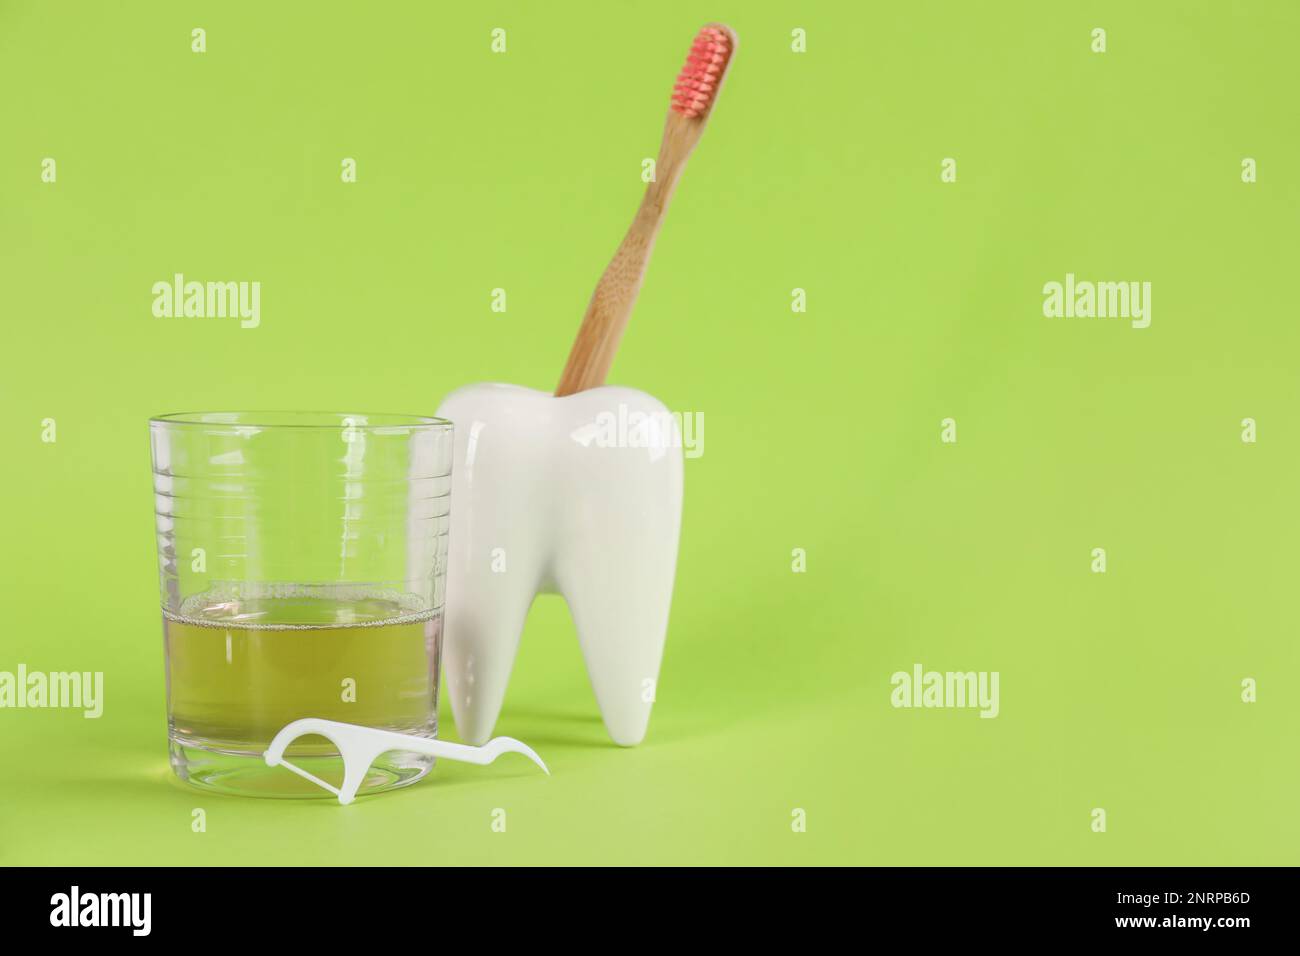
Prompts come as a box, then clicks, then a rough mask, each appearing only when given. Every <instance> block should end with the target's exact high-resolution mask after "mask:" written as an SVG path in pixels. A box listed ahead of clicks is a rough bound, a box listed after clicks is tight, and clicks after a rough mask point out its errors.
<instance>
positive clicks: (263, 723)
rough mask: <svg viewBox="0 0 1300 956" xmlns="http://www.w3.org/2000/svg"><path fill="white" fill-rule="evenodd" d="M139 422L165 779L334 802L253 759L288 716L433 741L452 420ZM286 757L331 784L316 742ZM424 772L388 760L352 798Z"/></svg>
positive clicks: (328, 762)
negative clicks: (156, 584) (145, 427)
mask: <svg viewBox="0 0 1300 956" xmlns="http://www.w3.org/2000/svg"><path fill="white" fill-rule="evenodd" d="M149 426H150V437H151V446H152V453H153V482H154V502H155V506H154V510H155V514H156V521H157V536H158V568H159V578H160V584H161V593H162V617H163V635H164V647H165V651H166V667H167V730H168V740H169V746H170V753H171V765H172V767H173V769H174V770H175V772H176V774H177V776H179V777H180V778H181V779H182V780H187V781H189V782H190V783H192V784H196V785H199V786H202V787H207V788H212V789H215V790H220V791H223V792H227V793H240V794H252V795H262V796H307V795H310V796H328V794H326V793H325V791H323V790H320V789H319V788H317V787H315V786H314V785H313V784H311V783H309V782H307V781H306V780H303V779H301V778H300V777H298V776H296V775H294V774H292V773H290V772H289V771H287V770H285V769H284V768H282V767H268V766H267V765H266V763H265V761H264V760H263V758H262V753H263V751H265V750H266V747H267V745H268V744H269V743H270V741H271V738H272V737H274V736H275V734H276V732H277V731H278V730H280V728H282V727H284V726H285V725H286V724H288V723H290V722H291V721H294V720H297V719H298V718H300V717H322V718H326V719H329V720H338V721H343V722H346V723H351V724H362V725H364V726H367V727H377V728H382V729H384V730H393V731H397V732H398V733H404V734H417V735H420V736H425V737H436V736H437V732H438V679H439V663H440V656H441V650H442V607H443V597H444V590H445V580H446V578H445V575H446V564H447V527H448V517H449V503H450V492H451V460H452V426H451V423H450V422H447V421H444V420H442V419H437V418H428V417H424V416H417V415H374V414H346V413H335V412H196V413H184V414H174V415H162V416H159V417H157V418H154V419H151V420H150V423H149ZM286 757H288V758H289V759H290V760H291V761H292V762H293V763H295V764H297V765H298V766H300V767H302V769H304V770H307V771H308V772H310V773H313V774H315V775H316V776H318V777H321V778H322V779H324V780H328V781H330V782H332V783H335V784H337V783H338V782H340V781H341V780H342V777H343V768H342V762H341V760H340V758H339V754H338V751H337V748H335V747H334V745H333V744H331V743H330V742H329V741H327V740H326V739H325V738H323V737H317V736H311V737H303V738H300V739H299V740H298V741H296V742H295V743H294V744H293V745H292V746H291V747H290V748H289V750H288V752H287V753H286ZM432 766H433V759H432V758H430V757H428V756H425V755H421V754H416V753H409V752H402V751H393V752H390V753H387V754H384V755H383V756H382V757H380V758H379V759H378V760H377V761H375V763H374V765H373V766H372V768H371V771H370V773H369V774H368V776H367V779H366V781H365V783H364V784H363V785H362V788H361V791H360V792H361V793H372V792H376V791H379V790H385V789H389V788H392V787H398V786H403V785H406V784H410V783H413V782H415V781H416V780H418V779H419V778H420V777H422V776H424V775H425V774H426V773H428V772H429V770H430V769H431V768H432Z"/></svg>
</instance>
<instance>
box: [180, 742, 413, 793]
mask: <svg viewBox="0 0 1300 956" xmlns="http://www.w3.org/2000/svg"><path fill="white" fill-rule="evenodd" d="M170 749H171V764H172V770H174V771H175V772H176V776H178V777H180V778H181V779H182V780H184V781H185V782H186V783H189V784H193V785H194V786H196V787H200V788H202V789H204V790H212V791H215V792H217V793H227V794H233V795H236V796H244V797H287V798H295V799H303V798H311V797H323V798H325V799H329V800H337V799H338V797H336V796H335V795H334V794H332V793H330V792H329V791H328V790H325V789H323V788H321V787H318V786H316V784H314V783H312V782H311V781H310V780H304V779H303V778H302V777H300V776H298V775H297V774H296V773H294V772H293V771H292V770H289V769H288V768H286V767H268V766H267V765H266V761H265V760H264V759H263V757H262V755H261V754H260V753H259V754H250V753H245V752H239V751H230V750H219V749H216V748H213V747H208V746H203V745H201V744H200V743H199V742H197V741H194V740H186V739H182V738H179V737H172V738H171V742H170ZM286 759H288V760H289V762H290V763H292V764H294V765H295V766H297V767H300V768H301V769H303V770H305V771H307V772H308V773H310V774H312V775H313V776H317V777H320V779H322V780H324V781H326V782H327V783H330V784H333V785H334V786H336V787H337V786H339V785H341V784H342V782H343V759H342V758H341V757H339V756H338V755H337V754H332V755H324V756H319V755H317V756H296V755H294V754H292V753H290V754H288V755H286ZM434 761H435V758H434V757H430V756H428V755H427V754H417V753H411V752H410V751H403V750H393V751H390V752H388V753H385V754H380V755H379V757H377V758H376V759H375V762H374V763H373V764H371V765H370V771H369V772H368V773H367V774H366V779H365V781H364V782H363V783H362V784H361V788H360V789H359V790H358V791H357V796H358V797H364V796H367V795H369V794H372V793H382V792H384V791H385V790H396V789H397V788H398V787H407V786H410V785H411V784H413V783H415V782H416V781H417V780H420V779H421V778H423V777H424V776H425V775H426V774H428V772H429V771H430V770H432V769H433V765H434Z"/></svg>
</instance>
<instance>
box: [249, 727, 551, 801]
mask: <svg viewBox="0 0 1300 956" xmlns="http://www.w3.org/2000/svg"><path fill="white" fill-rule="evenodd" d="M307 734H319V735H320V736H322V737H324V738H325V739H326V740H328V741H330V743H332V744H334V746H335V747H337V748H338V750H339V756H340V757H342V758H343V786H341V787H335V786H334V785H333V784H330V783H326V782H325V781H324V780H322V779H321V778H320V777H317V776H316V775H314V774H310V773H308V772H307V771H306V770H303V769H302V768H301V767H299V766H296V765H295V764H292V763H290V762H289V761H287V760H285V759H284V752H285V750H286V749H288V747H289V744H291V743H293V742H294V741H295V740H297V739H298V738H299V737H304V736H306V735H307ZM390 750H403V751H408V752H414V753H422V754H427V755H428V756H430V757H438V758H443V759H446V760H457V761H460V762H461V763H473V764H479V765H480V766H483V765H486V764H490V763H491V762H492V761H494V760H496V759H497V757H499V756H501V755H502V754H506V753H516V754H523V755H524V756H525V757H527V758H528V759H529V760H531V761H532V762H533V763H535V764H537V766H539V767H541V768H542V770H543V771H545V772H546V774H547V775H548V776H549V775H550V773H551V771H550V770H548V769H547V768H546V764H544V763H543V762H542V758H541V757H539V756H537V753H536V752H535V751H534V750H533V749H532V748H531V747H529V746H528V745H527V744H525V743H522V742H521V741H518V740H515V739H514V738H513V737H497V738H495V739H493V740H489V741H488V742H487V743H486V744H484V745H483V746H482V747H469V746H466V745H465V744H453V743H451V742H449V741H446V740H435V739H432V738H429V737H413V736H411V735H410V734H399V733H394V732H393V731H391V730H376V729H375V728H374V727H361V726H358V725H357V724H344V723H341V722H339V721H337V720H324V719H322V718H320V717H304V718H302V719H301V720H295V721H294V722H293V723H291V724H287V725H286V726H284V727H283V728H281V730H280V732H279V733H277V734H276V735H275V739H273V740H272V741H271V746H270V747H268V748H267V749H266V753H264V754H263V755H262V756H263V757H264V758H265V759H266V765H267V766H268V767H284V768H285V769H287V770H292V771H293V772H294V773H296V774H297V775H298V776H300V777H302V778H303V779H304V780H310V781H311V782H312V783H314V784H316V785H317V786H318V787H324V788H325V789H326V790H328V791H329V792H330V793H332V794H334V795H335V796H337V797H338V798H339V803H341V804H344V805H347V804H349V803H351V802H352V801H353V800H355V799H356V796H357V791H358V790H359V789H360V788H361V783H362V781H363V780H365V779H366V771H368V770H369V769H370V765H371V764H372V763H374V762H375V758H376V757H378V756H379V755H380V754H382V753H387V752H388V751H390Z"/></svg>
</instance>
